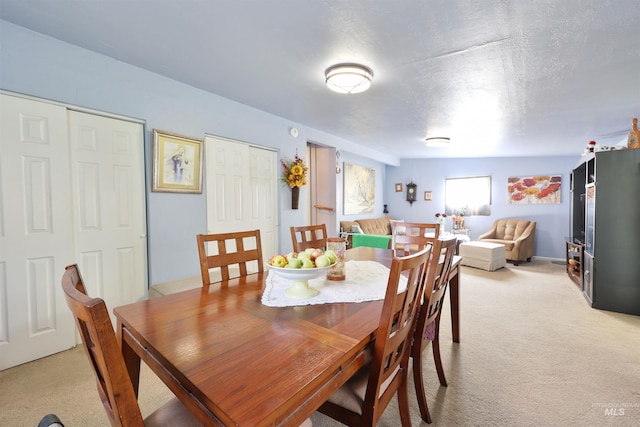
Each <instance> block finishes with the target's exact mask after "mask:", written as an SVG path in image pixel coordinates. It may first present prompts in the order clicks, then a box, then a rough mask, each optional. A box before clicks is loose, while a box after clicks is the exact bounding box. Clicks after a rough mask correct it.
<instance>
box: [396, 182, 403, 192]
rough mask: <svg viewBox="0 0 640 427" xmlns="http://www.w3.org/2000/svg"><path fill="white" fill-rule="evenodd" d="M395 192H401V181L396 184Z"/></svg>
mask: <svg viewBox="0 0 640 427" xmlns="http://www.w3.org/2000/svg"><path fill="white" fill-rule="evenodd" d="M396 193H402V183H401V182H399V183H397V184H396Z"/></svg>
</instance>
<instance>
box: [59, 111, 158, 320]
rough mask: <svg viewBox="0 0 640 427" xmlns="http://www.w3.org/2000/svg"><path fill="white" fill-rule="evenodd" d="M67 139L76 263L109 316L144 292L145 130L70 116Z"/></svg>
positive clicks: (87, 116) (80, 115)
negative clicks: (105, 307) (101, 300)
mask: <svg viewBox="0 0 640 427" xmlns="http://www.w3.org/2000/svg"><path fill="white" fill-rule="evenodd" d="M69 135H70V147H71V171H72V182H73V185H72V188H73V199H74V236H75V244H74V247H75V254H76V260H77V262H78V264H79V266H80V271H81V272H82V276H83V278H84V280H85V282H86V285H87V288H88V289H87V292H88V293H89V294H90V295H91V296H96V297H101V298H103V299H104V300H105V302H106V303H107V307H109V312H110V313H112V310H113V307H117V306H119V305H123V304H127V303H130V302H134V301H138V300H141V299H144V298H145V296H146V291H147V251H146V248H147V240H146V221H145V218H146V214H145V210H146V209H145V192H144V156H143V140H144V138H143V128H142V125H141V124H139V123H132V122H128V121H125V120H119V119H114V118H109V117H103V116H97V115H94V114H87V113H81V112H76V111H70V112H69Z"/></svg>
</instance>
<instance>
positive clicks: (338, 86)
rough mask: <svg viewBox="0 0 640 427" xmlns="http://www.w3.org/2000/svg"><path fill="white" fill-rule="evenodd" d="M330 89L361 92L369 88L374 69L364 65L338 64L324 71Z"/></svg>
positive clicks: (342, 91) (339, 91) (340, 91)
mask: <svg viewBox="0 0 640 427" xmlns="http://www.w3.org/2000/svg"><path fill="white" fill-rule="evenodd" d="M324 76H325V78H326V80H325V81H326V83H327V86H329V89H331V90H333V91H335V92H338V93H360V92H364V91H365V90H367V89H369V86H371V79H373V71H371V69H370V68H368V67H365V66H364V65H358V64H338V65H334V66H332V67H329V68H327V71H325V72H324Z"/></svg>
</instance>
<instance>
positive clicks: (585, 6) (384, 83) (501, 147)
mask: <svg viewBox="0 0 640 427" xmlns="http://www.w3.org/2000/svg"><path fill="white" fill-rule="evenodd" d="M0 19H4V20H6V21H8V22H11V23H14V24H17V25H20V26H23V27H26V28H28V29H31V30H33V31H36V32H39V33H43V34H46V35H49V36H51V37H54V38H56V39H60V40H63V41H65V42H68V43H71V44H74V45H77V46H81V47H84V48H86V49H89V50H92V51H95V52H99V53H102V54H104V55H107V56H109V57H112V58H115V59H118V60H120V61H123V62H125V63H129V64H132V65H135V66H137V67H140V68H143V69H147V70H150V71H153V72H155V73H158V74H162V75H164V76H167V77H170V78H172V79H175V80H178V81H181V82H184V83H187V84H189V85H191V86H194V87H197V88H200V89H203V90H206V91H208V92H212V93H215V94H218V95H221V96H223V97H226V98H229V99H232V100H235V101H238V102H241V103H243V104H247V105H250V106H253V107H255V108H258V109H260V110H264V111H267V112H269V113H272V114H275V115H277V116H280V117H284V118H286V119H289V120H291V121H292V124H293V123H299V124H302V125H307V126H310V127H313V128H316V129H319V130H322V131H324V132H327V133H330V134H333V135H336V136H338V137H341V138H344V139H347V140H350V141H352V142H355V143H358V144H362V145H365V146H369V147H372V148H375V149H376V150H379V151H381V152H387V153H391V154H392V155H393V156H397V157H400V158H412V157H417V158H427V157H485V156H536V155H572V156H573V155H575V156H579V154H580V153H581V152H582V149H583V148H584V147H585V146H586V144H587V143H588V141H589V140H591V139H595V140H596V141H597V142H598V143H599V144H608V145H616V144H619V143H621V142H622V141H623V140H626V135H627V133H628V132H629V130H630V129H631V119H632V118H633V117H639V116H640V2H639V1H638V0H513V1H509V0H402V1H400V0H397V1H393V0H366V1H365V0H360V1H355V0H306V1H305V0H182V1H178V0H91V1H87V0H84V1H83V0H56V1H52V0H0ZM340 62H357V63H362V64H364V65H366V66H368V67H370V68H371V69H373V71H374V74H375V75H374V79H373V84H372V86H371V89H369V90H368V91H367V92H364V93H360V94H356V95H341V94H337V93H334V92H331V91H330V90H329V89H328V88H327V87H326V86H325V84H324V71H325V69H326V68H328V67H329V66H331V65H333V64H336V63H340ZM429 136H449V137H451V140H452V143H451V146H450V147H449V148H427V147H425V145H424V143H423V142H424V138H425V137H429ZM317 142H322V141H317Z"/></svg>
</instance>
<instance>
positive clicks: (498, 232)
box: [478, 219, 536, 265]
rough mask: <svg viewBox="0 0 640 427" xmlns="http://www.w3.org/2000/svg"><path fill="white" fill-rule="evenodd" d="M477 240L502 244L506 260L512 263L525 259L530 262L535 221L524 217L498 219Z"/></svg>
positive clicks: (533, 246) (533, 245)
mask: <svg viewBox="0 0 640 427" xmlns="http://www.w3.org/2000/svg"><path fill="white" fill-rule="evenodd" d="M478 241H481V242H491V243H500V244H503V245H504V247H505V253H506V257H507V260H508V261H512V262H513V264H514V265H518V264H519V263H520V261H525V260H526V261H527V262H531V257H532V256H533V251H534V249H535V242H536V223H535V221H529V220H526V219H498V220H496V221H495V222H494V223H493V226H492V227H491V229H490V230H489V231H487V232H486V233H484V234H482V235H480V236H479V237H478Z"/></svg>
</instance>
